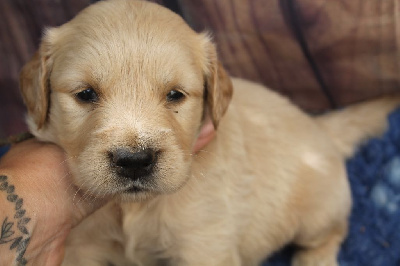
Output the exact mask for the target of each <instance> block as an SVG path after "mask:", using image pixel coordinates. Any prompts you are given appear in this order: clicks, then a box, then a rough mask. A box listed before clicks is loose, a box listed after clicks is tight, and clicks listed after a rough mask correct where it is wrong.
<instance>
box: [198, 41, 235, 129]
mask: <svg viewBox="0 0 400 266" xmlns="http://www.w3.org/2000/svg"><path fill="white" fill-rule="evenodd" d="M203 37H204V38H207V39H206V42H205V47H206V60H207V66H206V71H205V90H206V91H205V93H206V107H207V108H208V112H209V115H210V116H211V120H212V122H213V124H214V127H215V128H217V127H218V124H219V121H220V119H221V117H222V116H223V115H224V114H225V112H226V110H227V109H228V106H229V103H230V101H231V99H232V92H233V88H232V82H231V79H230V78H229V75H228V74H227V72H226V71H225V69H224V67H223V66H222V64H221V62H219V61H218V58H217V52H216V49H215V46H214V45H213V44H212V43H211V42H210V38H209V37H208V36H206V35H203Z"/></svg>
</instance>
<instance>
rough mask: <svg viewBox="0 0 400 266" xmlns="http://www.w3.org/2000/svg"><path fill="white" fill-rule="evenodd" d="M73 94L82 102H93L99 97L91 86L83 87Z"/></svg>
mask: <svg viewBox="0 0 400 266" xmlns="http://www.w3.org/2000/svg"><path fill="white" fill-rule="evenodd" d="M75 95H76V97H77V98H78V99H79V100H81V101H82V102H90V103H94V102H97V100H98V99H99V97H98V95H97V93H96V92H95V91H94V89H92V88H88V89H85V90H83V91H81V92H78V93H77V94H75Z"/></svg>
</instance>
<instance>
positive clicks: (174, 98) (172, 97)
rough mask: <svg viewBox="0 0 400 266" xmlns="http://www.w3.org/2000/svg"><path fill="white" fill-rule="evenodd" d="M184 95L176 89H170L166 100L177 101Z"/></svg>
mask: <svg viewBox="0 0 400 266" xmlns="http://www.w3.org/2000/svg"><path fill="white" fill-rule="evenodd" d="M184 97H185V95H184V94H183V93H182V92H180V91H177V90H171V91H170V92H168V94H167V101H168V102H178V101H180V100H182V99H183V98H184Z"/></svg>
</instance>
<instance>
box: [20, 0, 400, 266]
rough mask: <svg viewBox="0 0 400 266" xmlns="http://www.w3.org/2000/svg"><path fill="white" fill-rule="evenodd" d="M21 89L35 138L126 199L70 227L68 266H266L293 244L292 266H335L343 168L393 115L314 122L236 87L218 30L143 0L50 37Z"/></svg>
mask: <svg viewBox="0 0 400 266" xmlns="http://www.w3.org/2000/svg"><path fill="white" fill-rule="evenodd" d="M233 88H234V93H232V92H233ZM21 89H22V93H23V96H24V100H25V103H26V105H27V107H28V118H27V122H28V124H29V127H30V130H31V132H32V133H33V134H34V135H35V136H36V137H37V138H39V139H41V140H44V141H50V142H53V143H56V144H58V145H59V146H61V147H62V148H63V149H64V150H65V152H66V154H67V156H68V164H69V167H70V169H71V172H72V174H73V177H74V181H75V183H76V184H77V185H78V186H79V187H80V188H81V189H82V190H83V191H85V193H87V194H88V195H89V194H90V195H92V196H94V197H103V196H112V197H113V198H114V200H113V201H112V202H110V203H109V204H108V205H106V206H105V207H103V208H102V209H100V210H99V211H97V212H96V213H94V214H93V215H92V216H90V217H89V218H87V219H86V220H85V221H84V222H83V223H82V224H81V225H79V226H78V227H77V228H75V229H74V230H73V231H72V233H71V235H70V237H69V239H68V243H67V245H68V246H67V250H66V256H65V260H64V264H65V265H85V266H86V265H207V266H210V265H229V266H232V265H257V264H259V263H260V262H261V261H262V260H263V259H265V258H266V257H268V256H269V255H270V254H271V253H273V252H274V251H276V250H278V249H279V248H281V247H282V246H284V245H285V244H287V243H290V242H292V243H294V244H296V245H298V246H299V251H298V252H297V253H296V255H295V257H294V259H293V265H336V264H337V262H336V256H337V252H338V248H339V246H340V244H341V242H342V241H343V239H344V238H345V236H346V230H347V218H348V215H349V211H350V207H351V200H350V192H349V186H348V182H347V178H346V171H345V166H344V159H345V157H346V155H349V154H351V152H352V150H353V148H354V146H355V144H356V143H358V142H359V141H360V140H362V139H363V138H364V137H366V136H367V135H370V134H375V133H378V132H380V131H381V130H382V129H383V128H384V126H385V122H384V121H385V119H384V118H385V115H386V114H387V113H388V112H389V111H390V110H391V109H392V108H394V101H393V102H390V101H385V100H383V101H378V102H374V103H371V104H368V105H365V106H364V105H362V106H358V107H354V108H350V109H348V110H345V111H342V112H336V113H333V114H329V115H327V116H325V117H319V118H311V117H309V116H308V115H306V114H304V113H303V112H302V111H300V110H299V109H298V108H297V107H295V106H294V105H292V104H291V103H290V102H289V101H288V100H286V99H284V98H283V97H281V96H279V95H278V94H276V93H274V92H272V91H270V90H268V89H266V88H264V87H262V86H260V85H257V84H255V83H251V82H248V81H244V80H240V79H235V78H232V79H231V78H229V76H228V75H227V73H226V72H225V71H224V69H223V67H222V66H221V64H219V63H218V60H217V54H216V50H215V47H214V45H213V44H212V43H211V41H210V38H209V37H208V36H207V34H198V33H195V32H194V31H193V30H191V29H190V28H189V26H187V25H186V24H185V23H184V21H183V20H182V19H181V18H180V17H179V16H178V15H176V14H174V13H173V12H171V11H169V10H167V9H166V8H163V7H161V6H158V5H156V4H152V3H148V2H145V1H132V0H110V1H102V2H99V3H97V4H94V5H92V6H90V7H88V8H87V9H85V10H84V11H82V12H81V13H80V14H79V15H78V16H76V18H74V19H73V20H71V21H70V22H68V23H66V24H64V25H62V26H61V27H59V28H53V29H49V30H47V31H46V34H45V36H44V38H43V41H42V44H41V46H40V49H39V51H38V52H37V53H36V55H35V56H34V57H33V59H32V60H31V61H30V62H29V63H28V64H27V65H26V66H25V67H24V69H23V71H22V74H21ZM209 121H212V124H211V122H209ZM352 126H353V127H352ZM213 127H214V128H216V129H217V130H216V132H217V133H216V136H215V138H213V139H212V138H211V136H212V132H213ZM211 139H212V140H211ZM207 142H209V143H207ZM205 144H207V145H206V146H205V147H204V148H202V149H200V148H199V147H202V146H204V145H205ZM199 149H200V150H199Z"/></svg>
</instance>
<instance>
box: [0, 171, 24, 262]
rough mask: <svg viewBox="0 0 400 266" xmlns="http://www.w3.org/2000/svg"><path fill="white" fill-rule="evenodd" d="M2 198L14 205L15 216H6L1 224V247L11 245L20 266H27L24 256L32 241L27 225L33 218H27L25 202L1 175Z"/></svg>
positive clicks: (0, 190) (0, 192)
mask: <svg viewBox="0 0 400 266" xmlns="http://www.w3.org/2000/svg"><path fill="white" fill-rule="evenodd" d="M1 194H5V195H1ZM0 196H5V197H6V198H7V201H9V202H10V203H12V204H14V209H15V212H14V214H13V215H14V216H10V217H9V216H6V217H5V218H4V220H3V222H2V224H1V230H0V245H9V249H10V250H11V251H13V250H15V252H16V253H17V259H16V261H17V262H18V265H26V263H27V261H26V259H25V258H24V255H25V251H26V248H27V247H28V244H29V240H30V234H29V232H28V230H27V229H26V225H27V223H28V222H29V221H30V220H31V218H28V217H26V215H25V214H26V210H25V209H23V205H24V200H23V199H22V198H20V197H19V196H18V195H17V194H16V192H15V187H14V186H13V185H12V184H9V183H8V178H7V176H5V175H0ZM0 219H2V218H0Z"/></svg>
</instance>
